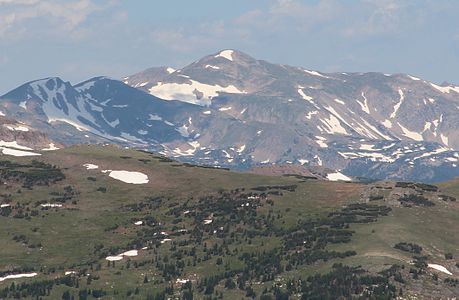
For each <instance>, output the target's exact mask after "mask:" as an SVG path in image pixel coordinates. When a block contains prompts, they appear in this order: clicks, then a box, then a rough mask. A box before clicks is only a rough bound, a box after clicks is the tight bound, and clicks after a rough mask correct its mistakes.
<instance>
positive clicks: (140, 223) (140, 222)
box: [134, 221, 143, 226]
mask: <svg viewBox="0 0 459 300" xmlns="http://www.w3.org/2000/svg"><path fill="white" fill-rule="evenodd" d="M142 224H143V221H137V222H135V223H134V225H137V226H139V225H142Z"/></svg>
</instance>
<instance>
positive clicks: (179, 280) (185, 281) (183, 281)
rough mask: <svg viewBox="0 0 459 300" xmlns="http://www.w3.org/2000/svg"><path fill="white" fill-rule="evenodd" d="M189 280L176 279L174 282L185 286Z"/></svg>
mask: <svg viewBox="0 0 459 300" xmlns="http://www.w3.org/2000/svg"><path fill="white" fill-rule="evenodd" d="M189 281H190V280H189V279H180V278H177V280H176V281H175V282H176V283H181V284H185V283H187V282H189Z"/></svg>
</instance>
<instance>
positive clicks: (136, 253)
mask: <svg viewBox="0 0 459 300" xmlns="http://www.w3.org/2000/svg"><path fill="white" fill-rule="evenodd" d="M137 255H139V251H137V250H129V251H126V252H123V253H121V254H120V256H130V257H131V256H137Z"/></svg>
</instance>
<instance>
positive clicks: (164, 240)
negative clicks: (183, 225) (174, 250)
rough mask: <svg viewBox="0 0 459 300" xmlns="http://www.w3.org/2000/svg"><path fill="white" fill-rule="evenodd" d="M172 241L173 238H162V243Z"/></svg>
mask: <svg viewBox="0 0 459 300" xmlns="http://www.w3.org/2000/svg"><path fill="white" fill-rule="evenodd" d="M170 241H172V239H163V240H161V244H164V243H165V242H170Z"/></svg>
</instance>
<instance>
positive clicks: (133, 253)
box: [105, 250, 139, 261]
mask: <svg viewBox="0 0 459 300" xmlns="http://www.w3.org/2000/svg"><path fill="white" fill-rule="evenodd" d="M137 255H139V251H137V250H129V251H126V252H123V253H121V254H118V255H112V256H107V257H106V258H105V259H106V260H108V261H119V260H122V259H123V257H124V256H128V257H132V256H137Z"/></svg>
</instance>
